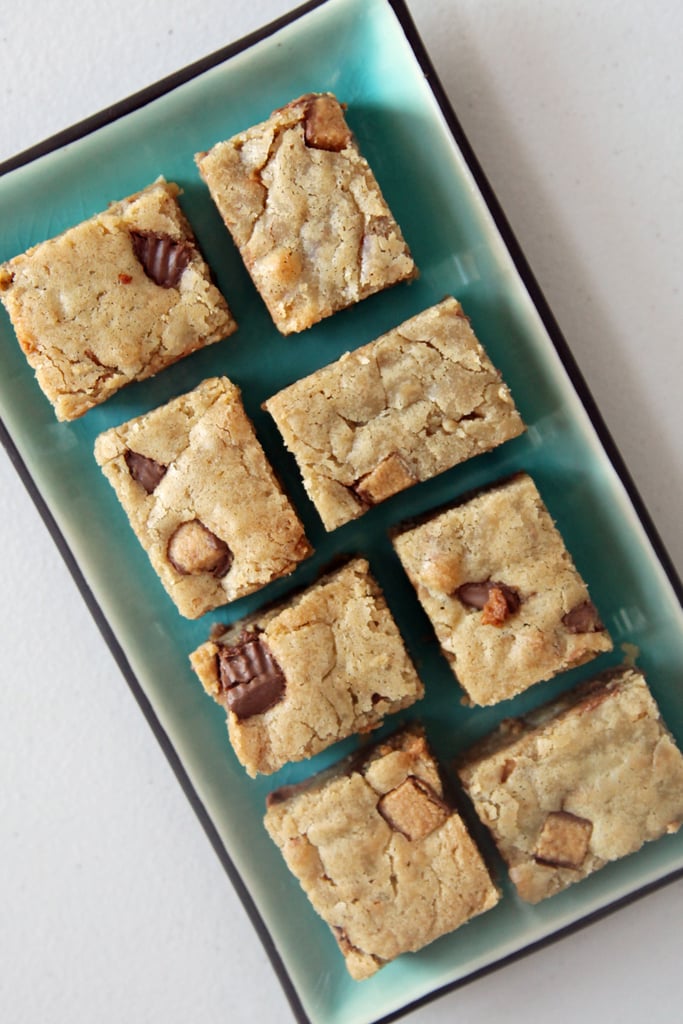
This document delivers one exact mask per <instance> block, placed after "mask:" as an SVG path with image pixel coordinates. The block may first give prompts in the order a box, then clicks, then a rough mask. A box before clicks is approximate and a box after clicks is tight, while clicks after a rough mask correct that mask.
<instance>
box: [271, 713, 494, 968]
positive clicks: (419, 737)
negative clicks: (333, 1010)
mask: <svg viewBox="0 0 683 1024" xmlns="http://www.w3.org/2000/svg"><path fill="white" fill-rule="evenodd" d="M265 825H266V828H267V830H268V832H269V833H270V835H271V837H272V839H273V840H274V842H275V843H277V845H278V846H279V847H280V849H281V851H282V854H283V857H284V859H285V861H286V863H287V866H288V868H289V869H290V871H291V872H292V873H293V874H294V875H295V876H296V878H297V879H298V880H299V882H300V884H301V886H302V888H303V890H304V892H305V893H306V895H307V896H308V898H309V900H310V902H311V904H312V906H313V908H314V909H315V910H316V911H317V913H318V914H319V915H320V916H321V917H322V918H323V920H324V921H325V922H326V923H327V924H328V925H329V927H330V928H331V930H332V932H333V934H334V936H335V938H336V940H337V942H338V944H339V948H340V949H341V952H342V954H343V955H344V958H345V961H346V966H347V969H348V971H349V973H350V974H351V976H352V977H353V978H354V979H356V980H358V981H360V980H362V979H364V978H368V977H370V975H372V974H374V973H375V972H376V971H377V970H378V969H379V968H380V967H383V966H384V964H386V963H388V962H389V961H390V960H393V959H394V958H395V957H397V956H399V955H400V954H402V953H406V952H411V951H416V950H418V949H421V948H422V947H423V946H426V945H427V944H428V943H430V942H433V941H434V940H435V939H437V938H439V937H440V936H441V935H444V934H445V933H447V932H451V931H454V930H455V929H456V928H459V927H460V925H462V924H464V923H465V922H466V921H468V920H470V918H472V917H474V916H475V915H477V914H481V913H482V912H483V911H485V910H489V909H490V908H492V907H494V906H495V905H496V903H497V902H498V891H497V889H496V887H495V886H494V885H493V883H492V881H491V878H490V876H489V873H488V871H487V869H486V867H485V865H484V862H483V860H482V857H481V855H480V853H479V851H478V850H477V848H476V846H475V845H474V843H473V841H472V839H471V838H470V836H469V833H468V832H467V829H466V827H465V824H464V822H463V821H462V819H461V817H460V815H459V814H458V813H457V811H455V810H454V809H453V808H452V807H450V806H449V804H448V803H447V801H446V800H445V798H444V792H443V786H442V783H441V779H440V777H439V770H438V767H437V765H436V762H435V761H434V758H433V756H432V754H431V753H430V751H429V749H428V746H427V743H426V740H425V737H424V734H423V732H422V730H421V729H420V727H419V726H409V727H408V728H406V729H404V730H402V731H401V732H399V733H396V734H394V735H393V736H391V737H389V738H388V739H387V740H385V741H384V742H382V743H380V744H378V745H377V746H375V747H372V748H371V749H369V750H368V749H366V750H365V751H359V752H358V753H357V754H355V755H352V756H351V758H349V759H347V760H345V761H342V762H341V763H340V764H338V765H337V766H335V767H334V768H332V769H329V770H328V771H327V772H323V773H321V774H320V775H318V776H314V777H313V778H312V779H310V780H308V781H307V782H304V783H301V784H299V785H297V786H291V787H284V788H283V789H280V790H276V791H275V792H274V793H272V794H271V795H270V797H269V799H268V809H267V812H266V816H265Z"/></svg>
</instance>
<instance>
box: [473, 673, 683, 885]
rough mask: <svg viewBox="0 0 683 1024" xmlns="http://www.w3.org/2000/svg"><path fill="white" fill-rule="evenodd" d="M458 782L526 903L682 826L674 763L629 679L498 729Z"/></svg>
mask: <svg viewBox="0 0 683 1024" xmlns="http://www.w3.org/2000/svg"><path fill="white" fill-rule="evenodd" d="M459 774H460V778H461V780H462V782H463V784H464V786H465V788H466V790H467V792H468V793H469V795H470V797H471V798H472V800H473V802H474V806H475V809H476V811H477V813H478V815H479V817H480V818H481V820H482V821H483V823H484V824H485V825H486V826H488V828H489V829H490V830H491V832H492V834H493V837H494V839H495V841H496V844H497V846H498V849H499V850H500V853H501V855H502V857H503V858H504V860H505V861H506V862H507V864H508V865H509V869H510V877H511V879H512V881H513V882H514V884H515V886H516V888H517V891H518V893H519V895H520V896H521V897H522V899H524V900H527V901H528V902H530V903H537V902H538V901H539V900H542V899H545V898H546V897H547V896H552V895H553V894H554V893H557V892H560V891H561V890H562V889H565V888H566V887H567V886H569V885H571V884H572V883H573V882H576V881H579V880H580V879H583V878H585V877H586V876H587V875H589V874H591V873H592V872H594V871H597V870H598V869H599V868H601V867H603V866H604V865H605V864H607V863H608V862H609V861H614V860H617V859H618V858H620V857H624V856H626V855H627V854H629V853H633V852H634V851H635V850H638V849H639V848H640V847H641V846H642V845H643V843H645V842H647V841H649V840H652V839H658V838H659V837H660V836H663V835H665V834H666V833H672V832H676V831H677V829H678V828H679V827H680V825H681V822H682V821H683V756H682V755H681V753H680V751H679V750H678V748H677V747H676V744H675V742H674V740H673V738H672V736H671V735H670V733H669V732H668V730H667V728H666V726H665V725H664V723H663V722H662V719H661V716H660V714H659V710H658V708H657V705H656V704H655V701H654V699H653V697H652V694H651V693H650V690H649V688H648V686H647V683H646V681H645V679H644V677H643V675H642V673H641V672H639V671H638V670H636V669H633V668H622V669H619V670H615V671H613V672H611V673H605V674H604V675H602V676H598V677H597V678H596V679H593V680H590V681H589V682H587V683H584V684H582V685H581V686H579V687H578V688H577V689H575V690H574V691H572V692H571V693H569V694H568V695H566V696H564V697H562V698H560V699H559V700H557V701H555V702H553V703H550V704H547V705H545V706H544V707H542V708H540V709H539V710H538V711H536V712H533V713H532V714H529V715H526V716H525V717H524V718H520V719H510V720H508V721H506V722H504V723H503V724H502V725H501V726H500V727H499V728H498V730H497V731H496V732H495V733H493V734H492V735H491V736H490V737H488V738H487V739H485V740H484V741H483V742H482V743H481V744H479V745H478V746H476V747H474V748H473V749H472V750H471V751H469V752H468V753H466V754H465V755H464V757H463V759H462V760H461V762H460V765H459Z"/></svg>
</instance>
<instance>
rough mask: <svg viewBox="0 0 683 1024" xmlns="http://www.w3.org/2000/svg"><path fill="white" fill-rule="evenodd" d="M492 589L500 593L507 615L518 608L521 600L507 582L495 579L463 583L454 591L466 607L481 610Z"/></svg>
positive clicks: (489, 597) (496, 596)
mask: <svg viewBox="0 0 683 1024" xmlns="http://www.w3.org/2000/svg"><path fill="white" fill-rule="evenodd" d="M493 591H498V594H500V595H502V597H503V599H504V601H505V604H506V606H507V611H508V614H509V615H513V614H514V613H515V612H516V611H517V610H518V609H519V606H520V604H521V603H522V600H521V598H520V596H519V594H518V592H517V591H516V590H515V589H514V587H508V586H507V584H505V583H499V582H498V581H497V580H480V581H478V582H472V583H463V584H462V586H461V587H458V589H457V590H456V592H455V593H456V596H457V597H458V599H459V600H460V601H462V603H463V604H464V605H465V606H466V607H467V608H477V609H478V610H479V611H483V610H484V609H485V608H486V606H487V605H488V604H489V602H490V601H491V595H492V593H493ZM497 599H498V595H497V594H494V597H493V600H494V601H496V600H497Z"/></svg>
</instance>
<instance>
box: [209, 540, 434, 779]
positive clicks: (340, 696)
mask: <svg viewBox="0 0 683 1024" xmlns="http://www.w3.org/2000/svg"><path fill="white" fill-rule="evenodd" d="M247 645H252V647H253V651H254V653H253V655H252V657H251V664H250V666H248V671H247V672H246V673H243V674H242V676H244V675H246V680H245V679H243V678H242V676H240V678H239V679H238V678H236V673H235V672H234V670H231V668H230V664H229V662H230V661H234V659H235V658H240V657H241V656H242V654H243V652H244V651H245V649H246V646H247ZM253 645H259V646H260V647H261V649H263V647H264V646H265V649H266V652H267V653H266V659H267V660H266V661H265V662H264V658H263V656H262V655H261V656H259V655H258V654H257V653H256V648H255V647H254V646H253ZM226 657H227V659H228V664H225V659H226ZM191 662H192V666H193V668H194V670H195V672H196V673H197V675H198V676H199V678H200V680H201V682H202V684H203V686H204V688H205V689H206V691H207V693H209V694H210V695H211V696H212V697H213V698H214V700H216V701H217V702H218V703H219V704H221V705H223V706H225V707H226V710H227V715H228V730H229V734H230V741H231V743H232V746H233V748H234V750H235V753H236V755H237V757H238V758H239V760H240V762H241V763H242V764H243V765H244V766H245V767H246V769H247V771H248V773H249V774H250V775H252V776H253V775H255V774H256V773H258V772H261V773H264V774H270V773H271V772H275V771H277V770H278V769H279V768H281V767H282V766H283V765H284V764H286V763H287V762H288V761H300V760H303V759H305V758H308V757H312V756H313V755H314V754H317V753H318V752H319V751H321V750H324V749H325V748H326V747H329V746H330V745H331V744H332V743H336V742H337V741H338V740H341V739H343V738H345V737H346V736H350V735H351V734H352V733H356V732H361V733H363V732H368V731H370V730H371V729H375V728H377V727H378V726H379V725H381V724H382V721H383V719H384V717H385V715H388V714H392V713H394V712H396V711H400V710H401V709H403V708H406V707H408V706H409V705H411V704H413V703H414V702H415V701H416V700H419V699H420V698H421V697H422V696H423V692H424V691H423V686H422V683H421V682H420V679H419V677H418V675H417V673H416V671H415V669H414V667H413V664H412V662H411V660H410V658H409V657H408V654H407V653H406V650H405V647H404V645H403V641H402V639H401V636H400V633H399V631H398V628H397V626H396V624H395V622H394V620H393V618H392V615H391V612H390V611H389V608H388V607H387V604H386V601H385V599H384V596H383V594H382V592H381V590H380V588H379V586H378V584H377V583H376V581H375V580H374V578H373V577H372V575H371V574H370V571H369V565H368V563H367V561H366V560H365V559H362V558H356V559H353V560H352V561H351V562H349V563H348V564H347V565H345V566H343V567H342V568H341V569H336V570H334V571H333V572H331V573H329V574H327V575H326V576H324V577H322V579H320V580H318V581H317V582H316V583H314V584H313V585H312V586H310V587H308V588H307V589H306V590H304V591H302V592H301V593H299V594H297V595H295V596H294V597H293V598H289V599H288V600H287V601H284V602H281V603H278V604H277V605H275V606H273V607H270V608H267V609H265V610H264V611H261V612H258V613H257V614H255V615H252V616H251V617H249V618H248V619H243V620H240V621H239V622H238V623H236V624H235V625H233V626H231V627H230V628H229V629H227V630H225V631H224V632H222V633H218V635H216V636H215V637H214V638H213V639H212V640H209V641H208V642H207V643H205V644H202V646H201V647H200V648H198V649H197V650H196V651H195V652H194V653H193V654H192V655H191ZM274 669H275V670H277V669H279V671H280V672H281V674H282V676H283V683H282V687H281V690H280V691H279V692H278V693H277V694H275V693H274V696H276V700H275V702H274V703H273V704H272V705H269V706H267V707H265V708H264V710H263V711H261V710H260V707H259V699H258V698H256V699H255V700H252V701H250V703H249V706H248V707H247V714H246V715H245V714H243V713H242V711H241V709H240V704H239V703H238V702H237V701H234V702H233V701H231V700H230V696H231V694H232V693H234V692H235V683H241V682H244V681H246V683H247V685H248V686H249V687H250V688H251V689H254V688H255V687H256V688H258V687H261V688H262V689H263V690H264V693H265V691H266V688H267V686H268V679H272V677H273V674H274ZM240 696H241V695H240ZM269 699H270V694H268V695H267V696H266V699H265V700H264V703H266V704H268V700H269ZM254 708H256V712H254Z"/></svg>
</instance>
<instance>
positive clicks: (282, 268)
mask: <svg viewBox="0 0 683 1024" xmlns="http://www.w3.org/2000/svg"><path fill="white" fill-rule="evenodd" d="M195 159H196V161H197V166H198V168H199V171H200V174H201V176H202V178H203V179H204V181H205V182H206V184H207V185H208V187H209V191H210V192H211V196H212V198H213V200H214V202H215V204H216V206H217V208H218V211H219V213H220V214H221V216H222V218H223V220H224V221H225V224H226V226H227V228H228V230H229V231H230V233H231V234H232V237H233V239H234V242H235V244H236V246H237V248H238V249H239V252H240V254H241V256H242V259H243V260H244V263H245V265H246V267H247V270H248V271H249V273H250V274H251V277H252V279H253V281H254V284H255V285H256V288H257V289H258V291H259V292H260V294H261V297H262V298H263V300H264V302H265V303H266V306H267V307H268V310H269V312H270V315H271V317H272V318H273V322H274V323H275V326H276V327H277V328H278V330H279V331H281V333H283V334H291V333H293V332H297V331H303V330H304V329H305V328H307V327H310V326H311V325H312V324H314V323H317V321H319V320H321V319H322V318H323V317H326V316H330V315H331V314H332V313H335V312H336V311H337V310H340V309H344V308H345V307H346V306H350V305H352V304H353V303H356V302H358V301H359V300H360V299H364V298H366V297H367V296H369V295H372V294H373V293H374V292H377V291H380V290H382V289H384V288H387V287H389V286H390V285H393V284H396V283H397V282H399V281H404V280H407V279H409V278H412V277H414V276H415V274H416V269H415V264H414V263H413V259H412V257H411V255H410V252H409V250H408V247H407V245H406V243H405V241H404V239H403V236H402V234H401V230H400V228H399V226H398V224H397V223H396V221H395V220H394V217H393V216H392V214H391V211H390V210H389V207H388V206H387V204H386V202H385V200H384V198H383V196H382V193H381V191H380V188H379V185H378V183H377V181H376V179H375V177H374V175H373V173H372V171H371V169H370V167H369V166H368V164H367V161H366V160H365V159H364V158H363V156H362V155H361V153H360V152H359V149H358V145H357V143H356V141H355V139H354V137H353V135H352V133H351V130H350V129H349V127H348V125H347V123H346V119H345V116H344V108H343V106H342V104H341V103H339V101H338V100H337V99H336V98H335V97H334V96H333V95H332V94H331V93H310V94H308V95H306V96H301V97H300V98H299V99H297V100H293V101H292V102H291V103H288V104H287V105H286V106H285V107H282V108H281V109H280V110H276V111H274V113H273V114H271V116H270V117H269V118H268V120H267V121H264V122H263V123H262V124H258V125H255V126H254V127H253V128H249V129H248V130H247V131H244V132H241V133H240V134H239V135H235V136H234V137H233V138H231V139H228V140H227V141H225V142H219V143H217V144H216V145H215V146H214V147H213V148H212V149H211V150H209V152H207V153H198V154H197V156H196V158H195Z"/></svg>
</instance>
